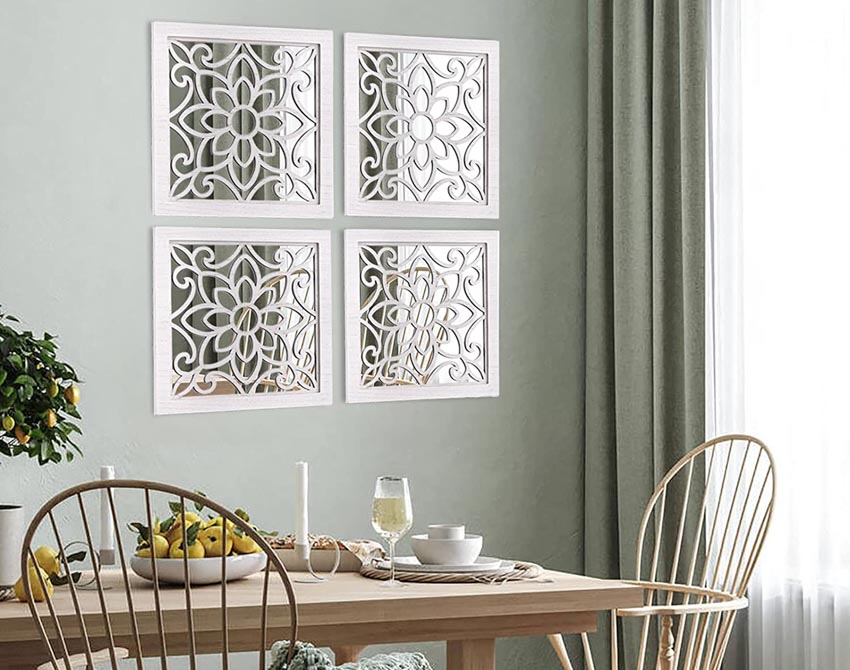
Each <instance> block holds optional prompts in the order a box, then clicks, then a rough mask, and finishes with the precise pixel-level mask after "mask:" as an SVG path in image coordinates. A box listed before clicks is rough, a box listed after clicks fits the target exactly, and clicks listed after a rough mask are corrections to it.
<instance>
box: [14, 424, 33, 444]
mask: <svg viewBox="0 0 850 670" xmlns="http://www.w3.org/2000/svg"><path fill="white" fill-rule="evenodd" d="M15 439H16V440H17V441H18V442H19V443H20V444H26V443H27V442H29V441H30V436H29V432H24V430H23V428H21V427H20V426H15Z"/></svg>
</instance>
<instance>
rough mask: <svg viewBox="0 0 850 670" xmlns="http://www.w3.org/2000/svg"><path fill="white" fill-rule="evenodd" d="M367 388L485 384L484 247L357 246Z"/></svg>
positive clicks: (362, 365) (362, 363)
mask: <svg viewBox="0 0 850 670" xmlns="http://www.w3.org/2000/svg"><path fill="white" fill-rule="evenodd" d="M358 258H359V277H360V383H361V386H363V387H380V386H426V385H428V386H430V385H437V384H460V383H464V384H469V383H486V381H487V372H488V371H487V352H486V348H485V347H486V345H485V343H486V342H487V333H486V328H487V325H486V319H485V316H486V313H485V296H486V288H485V285H486V281H485V267H486V265H485V247H484V245H482V244H414V243H411V244H380V245H376V244H364V245H361V246H360V247H359V250H358Z"/></svg>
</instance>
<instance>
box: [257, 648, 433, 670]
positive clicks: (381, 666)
mask: <svg viewBox="0 0 850 670" xmlns="http://www.w3.org/2000/svg"><path fill="white" fill-rule="evenodd" d="M295 645H296V652H295V657H294V658H293V659H292V663H291V664H289V665H288V666H287V664H286V657H287V652H288V651H289V642H286V641H281V642H275V643H274V644H273V645H272V648H271V655H272V662H271V664H270V665H269V669H268V670H431V665H430V664H429V663H428V661H427V659H426V658H425V657H424V656H423V655H422V654H419V653H399V654H378V655H376V656H373V657H372V658H364V659H363V660H360V661H357V662H356V663H343V664H342V665H334V664H333V661H331V659H330V657H329V656H328V655H327V654H326V653H325V652H323V651H322V650H321V649H316V648H315V647H314V646H313V645H312V644H310V643H307V642H296V643H295Z"/></svg>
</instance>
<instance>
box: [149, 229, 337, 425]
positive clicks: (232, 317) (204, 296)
mask: <svg viewBox="0 0 850 670" xmlns="http://www.w3.org/2000/svg"><path fill="white" fill-rule="evenodd" d="M155 230H156V240H155V254H156V260H155V268H156V272H157V277H156V290H155V301H156V306H155V311H156V319H157V324H156V327H157V345H158V349H159V350H158V352H157V357H156V358H157V397H156V400H157V406H158V410H162V412H170V411H175V412H178V411H204V410H215V409H248V408H253V407H260V406H263V407H276V406H286V405H288V404H299V405H303V404H325V401H327V400H328V399H329V394H328V391H329V389H326V388H323V385H324V380H323V377H322V373H324V372H326V370H325V368H324V366H325V365H327V361H324V360H323V355H324V353H325V352H326V351H327V346H328V343H327V339H328V338H329V333H328V332H326V329H328V328H329V324H328V318H329V317H328V315H327V314H323V313H322V309H323V304H326V303H327V302H328V301H327V298H324V303H323V302H322V300H323V296H322V291H323V290H327V288H326V287H325V288H324V289H323V288H322V286H321V284H322V283H323V280H322V278H321V274H322V269H321V268H322V267H326V266H327V259H326V258H325V256H326V254H327V247H326V246H324V245H325V241H324V238H325V237H326V235H327V234H322V233H318V234H311V233H302V232H299V233H295V234H293V231H279V232H277V231H238V230H221V229H218V230H217V229H212V230H192V229H169V228H157V229H155ZM298 238H301V239H298ZM164 350H167V356H166V355H165V354H166V351H164ZM257 401H259V404H258V402H257Z"/></svg>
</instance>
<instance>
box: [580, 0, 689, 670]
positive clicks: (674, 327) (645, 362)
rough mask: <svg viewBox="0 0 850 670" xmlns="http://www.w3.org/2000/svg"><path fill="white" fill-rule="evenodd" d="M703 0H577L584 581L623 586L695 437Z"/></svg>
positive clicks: (629, 660)
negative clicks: (583, 188)
mask: <svg viewBox="0 0 850 670" xmlns="http://www.w3.org/2000/svg"><path fill="white" fill-rule="evenodd" d="M705 4H706V3H705V1H704V0H588V108H587V122H588V129H587V237H586V263H587V267H586V282H587V284H586V298H585V300H586V329H587V330H586V359H585V360H586V364H585V398H586V400H585V435H584V447H585V450H584V453H585V462H584V476H585V532H584V547H585V550H584V551H585V571H586V572H587V573H588V574H591V575H596V576H603V577H623V578H630V577H633V576H634V573H635V565H634V563H635V547H636V540H637V533H638V528H639V524H640V519H641V514H642V512H643V508H644V505H645V504H646V501H647V499H648V498H649V495H650V493H651V491H652V489H653V488H654V485H655V483H656V482H657V480H658V479H659V478H660V477H661V476H662V475H663V474H664V472H666V470H667V469H668V468H669V467H670V466H671V465H672V464H673V463H674V462H675V461H676V460H678V458H679V457H680V456H682V455H683V454H684V453H685V452H686V451H687V450H689V449H690V448H692V447H694V446H696V445H697V444H699V443H700V442H702V441H703V440H704V414H705V407H704V311H705V306H704V248H705V247H704V240H705V109H706V107H705V69H706V64H705V63H706V61H705V53H706V49H705V43H706V11H705ZM627 637H628V636H627ZM628 646H629V643H628V640H627V642H626V647H627V648H628ZM627 652H628V650H627ZM602 655H604V654H602ZM602 655H600V654H598V653H597V657H599V656H602ZM597 660H599V661H603V662H602V663H601V664H600V665H601V666H602V667H605V666H606V665H607V659H602V658H597ZM626 660H627V664H625V665H624V666H623V667H629V666H631V667H635V666H634V655H633V654H627V659H626ZM621 662H622V659H621ZM650 667H653V666H650Z"/></svg>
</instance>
